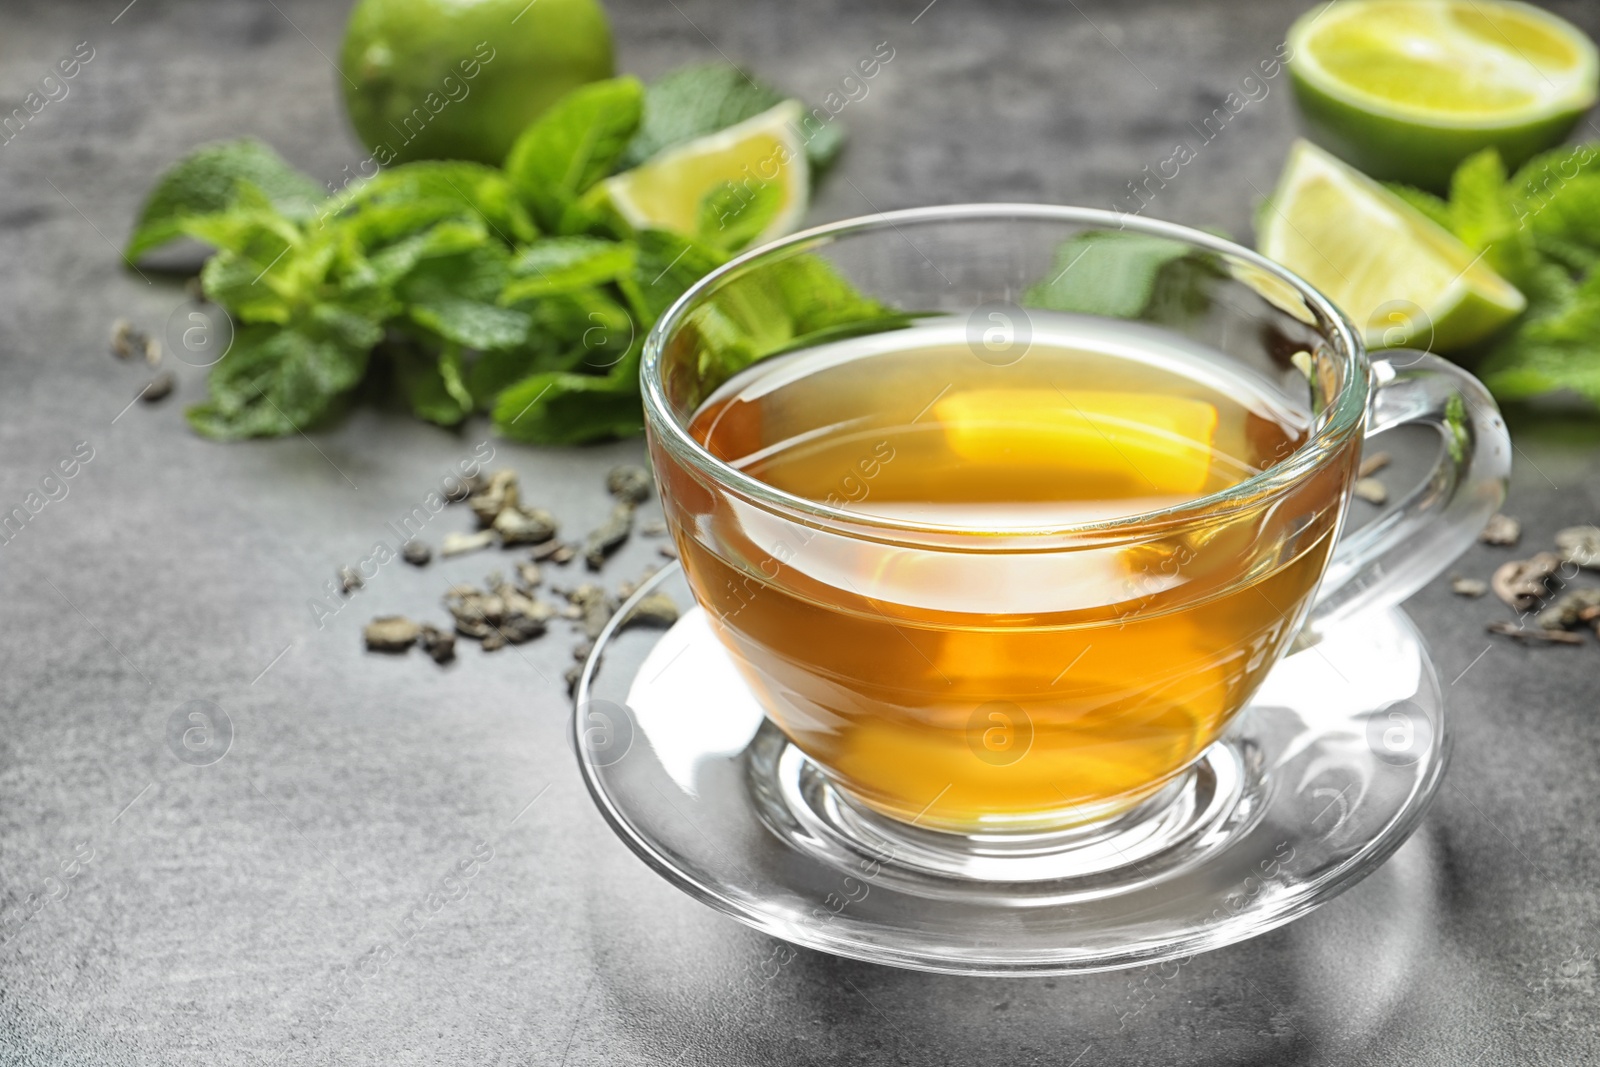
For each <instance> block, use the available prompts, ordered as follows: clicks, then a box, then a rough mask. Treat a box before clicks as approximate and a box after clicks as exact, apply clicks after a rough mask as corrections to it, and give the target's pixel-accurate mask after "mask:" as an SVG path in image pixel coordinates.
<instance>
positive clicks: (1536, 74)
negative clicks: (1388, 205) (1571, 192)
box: [1288, 0, 1600, 190]
mask: <svg viewBox="0 0 1600 1067" xmlns="http://www.w3.org/2000/svg"><path fill="white" fill-rule="evenodd" d="M1288 46H1289V53H1288V54H1289V73H1290V77H1291V81H1292V82H1293V85H1294V89H1295V96H1296V99H1297V100H1298V101H1299V104H1300V110H1301V113H1302V114H1303V116H1304V118H1305V121H1306V124H1307V126H1308V128H1309V130H1310V132H1311V134H1312V136H1313V137H1315V138H1316V140H1317V141H1318V142H1320V143H1321V144H1323V145H1325V146H1326V147H1328V148H1330V149H1332V150H1333V151H1334V152H1336V153H1337V154H1338V155H1340V156H1342V157H1344V158H1345V159H1347V160H1349V161H1350V162H1352V163H1354V164H1355V165H1356V166H1358V167H1360V168H1361V169H1362V170H1363V171H1365V172H1366V173H1368V174H1370V175H1372V176H1374V177H1377V178H1385V179H1392V180H1395V181H1402V182H1409V183H1410V184H1413V185H1420V186H1423V187H1424V188H1430V189H1436V190H1437V189H1443V188H1444V187H1445V186H1446V185H1447V184H1448V183H1449V180H1450V174H1451V172H1452V171H1453V170H1454V169H1455V167H1456V164H1458V163H1460V162H1461V161H1462V160H1463V159H1465V158H1466V157H1467V156H1469V155H1471V154H1472V153H1474V152H1476V151H1478V150H1480V149H1483V148H1486V147H1489V146H1493V147H1495V148H1497V149H1498V150H1499V152H1500V155H1501V157H1502V158H1503V159H1504V160H1505V162H1506V165H1507V166H1508V167H1515V166H1516V165H1517V164H1519V163H1521V162H1522V161H1523V160H1525V159H1527V158H1528V157H1529V156H1532V155H1533V154H1534V153H1535V152H1538V151H1541V150H1542V149H1545V148H1548V147H1550V146H1551V145H1553V144H1556V143H1557V142H1559V141H1560V140H1561V139H1562V138H1563V137H1565V136H1566V135H1567V133H1568V131H1570V130H1571V129H1572V126H1573V124H1574V123H1575V122H1577V120H1578V118H1579V116H1581V115H1582V114H1583V113H1584V112H1585V111H1587V110H1588V109H1589V108H1590V107H1591V106H1592V105H1593V104H1594V102H1595V98H1596V87H1597V84H1600V58H1597V55H1596V51H1595V46H1594V43H1593V42H1592V41H1590V40H1589V38H1587V37H1586V36H1584V35H1583V33H1582V32H1581V31H1579V30H1578V29H1577V28H1576V27H1575V26H1573V25H1572V24H1571V23H1568V22H1566V21H1564V20H1562V19H1560V18H1557V17H1556V16H1555V15H1552V14H1550V13H1548V12H1546V11H1541V10H1540V9H1538V8H1536V7H1531V6H1529V5H1527V4H1520V3H1508V2H1504V0H1342V2H1341V3H1334V4H1325V5H1323V6H1321V7H1318V8H1314V9H1312V10H1311V11H1308V12H1307V13H1306V14H1305V15H1303V16H1301V17H1300V19H1299V20H1298V21H1297V22H1295V24H1294V26H1293V27H1292V28H1291V29H1290V30H1289V36H1288Z"/></svg>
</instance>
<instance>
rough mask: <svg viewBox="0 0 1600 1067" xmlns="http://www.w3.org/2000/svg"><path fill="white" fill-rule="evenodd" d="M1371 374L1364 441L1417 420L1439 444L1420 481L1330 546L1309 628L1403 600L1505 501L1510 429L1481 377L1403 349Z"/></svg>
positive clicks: (1376, 363)
mask: <svg viewBox="0 0 1600 1067" xmlns="http://www.w3.org/2000/svg"><path fill="white" fill-rule="evenodd" d="M1372 380H1373V389H1372V396H1371V399H1370V400H1369V401H1368V407H1367V439H1368V440H1369V441H1370V440H1371V439H1372V438H1373V437H1375V436H1377V435H1378V434H1381V433H1383V432H1384V431H1386V430H1392V429H1394V428H1395V427H1397V426H1412V425H1423V426H1431V427H1433V428H1434V429H1435V430H1437V431H1438V433H1439V436H1440V438H1442V440H1443V443H1444V448H1443V449H1442V450H1441V452H1440V455H1439V460H1438V463H1437V464H1436V465H1435V467H1434V469H1433V472H1432V473H1431V474H1430V475H1429V476H1428V477H1427V478H1426V479H1424V480H1423V482H1422V483H1421V484H1420V485H1418V486H1416V487H1415V488H1414V489H1412V490H1411V491H1410V492H1408V493H1406V495H1405V496H1403V497H1401V498H1400V499H1399V500H1397V501H1395V502H1394V503H1393V504H1391V505H1390V506H1389V507H1388V508H1386V509H1385V510H1384V511H1383V513H1382V514H1380V515H1378V516H1377V517H1376V518H1374V519H1373V520H1372V521H1371V522H1369V523H1367V524H1366V525H1365V526H1363V527H1361V529H1359V530H1357V531H1355V532H1354V533H1352V534H1350V535H1348V536H1347V537H1345V538H1343V539H1342V540H1341V541H1340V542H1339V544H1338V545H1337V546H1336V547H1335V548H1334V550H1333V557H1332V559H1331V560H1330V561H1329V563H1328V569H1327V571H1326V573H1325V574H1324V575H1323V579H1322V586H1321V588H1320V589H1319V590H1318V592H1317V599H1316V600H1315V602H1314V603H1313V606H1312V609H1311V617H1310V619H1309V620H1308V622H1307V627H1308V629H1321V628H1322V627H1324V626H1326V625H1327V624H1329V623H1332V622H1336V621H1338V620H1339V619H1342V618H1346V617H1348V616H1350V615H1353V614H1355V613H1356V612H1359V611H1363V610H1366V609H1368V608H1378V607H1389V606H1392V605H1394V604H1398V603H1400V602H1401V601H1402V600H1404V599H1405V598H1406V597H1408V596H1410V595H1411V594H1412V593H1415V592H1416V591H1417V590H1418V589H1421V588H1422V587H1423V586H1424V585H1426V584H1427V583H1428V582H1430V581H1432V580H1433V579H1434V578H1435V577H1436V576H1437V575H1438V574H1439V572H1441V571H1443V570H1444V569H1445V568H1446V567H1448V566H1449V565H1450V564H1451V563H1453V562H1455V560H1456V558H1457V557H1458V556H1460V555H1461V553H1463V552H1465V551H1466V549H1467V547H1468V546H1469V545H1471V544H1472V543H1473V542H1474V541H1475V540H1477V537H1478V534H1479V533H1480V532H1481V531H1482V530H1483V527H1484V525H1485V524H1486V523H1487V522H1488V521H1489V518H1490V516H1492V515H1493V514H1494V513H1495V512H1496V511H1498V510H1499V508H1500V505H1501V503H1502V502H1503V501H1504V500H1505V495H1506V484H1507V482H1508V480H1509V477H1510V474H1511V437H1510V435H1509V434H1508V433H1507V432H1506V424H1505V422H1504V421H1503V420H1502V419H1501V418H1500V409H1499V408H1498V407H1496V406H1495V402H1494V399H1493V398H1492V397H1491V396H1490V395H1489V391H1488V390H1487V389H1485V388H1484V387H1483V383H1482V382H1480V381H1478V379H1476V378H1474V377H1473V376H1472V375H1470V374H1468V373H1467V372H1466V371H1464V370H1462V369H1461V368H1460V367H1457V366H1456V365H1455V364H1453V363H1449V362H1446V361H1445V360H1443V359H1440V358H1439V357H1438V356H1435V355H1431V354H1429V353H1426V352H1414V351H1407V350H1404V349H1396V350H1394V351H1388V352H1382V353H1378V354H1376V355H1374V356H1373V357H1372Z"/></svg>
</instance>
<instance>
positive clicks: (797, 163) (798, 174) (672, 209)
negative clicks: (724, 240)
mask: <svg viewBox="0 0 1600 1067" xmlns="http://www.w3.org/2000/svg"><path fill="white" fill-rule="evenodd" d="M801 115H802V108H801V105H800V102H799V101H797V100H785V101H784V102H783V103H781V104H779V105H777V106H776V107H773V108H769V109H768V110H766V111H763V112H762V113H761V114H759V115H755V116H753V117H751V118H748V119H746V120H745V121H743V122H741V123H739V124H737V125H735V126H729V127H728V128H727V129H725V130H719V131H718V132H716V133H713V134H708V135H707V136H705V137H699V138H696V139H695V140H693V141H689V142H688V143H686V144H682V145H679V146H678V147H676V148H669V149H667V150H666V151H665V152H662V153H661V154H660V155H657V156H655V157H653V158H651V159H650V160H648V161H647V162H645V163H642V164H640V165H639V166H637V167H634V168H633V169H632V170H626V171H623V172H622V173H621V174H618V175H617V176H616V177H614V178H608V179H607V180H606V181H605V182H603V183H602V184H601V190H602V191H603V195H605V196H606V197H608V198H609V199H610V201H611V204H612V206H613V207H615V208H616V209H617V211H618V213H619V214H621V215H622V217H623V218H625V219H626V220H627V221H628V222H629V223H630V224H631V225H633V226H638V227H641V228H642V227H652V228H656V229H664V230H673V231H675V232H677V233H684V234H690V235H694V234H696V233H698V232H701V230H702V228H703V223H704V222H705V221H706V220H705V217H704V214H703V212H704V210H705V204H706V200H707V198H708V197H711V196H713V195H720V196H722V198H723V201H724V203H725V204H726V205H727V208H728V209H729V210H734V211H737V210H738V208H739V206H740V204H741V203H748V202H749V201H750V200H751V199H752V198H753V197H755V196H756V195H757V194H758V193H760V194H767V190H768V189H775V191H776V199H775V204H776V208H775V213H774V214H773V216H772V218H771V220H770V221H769V222H768V223H767V225H766V226H765V227H764V228H763V229H762V231H761V233H760V234H759V235H758V236H757V237H756V238H755V240H754V241H752V242H751V243H752V244H760V243H761V242H763V241H770V240H772V239H773V238H775V237H781V236H783V235H784V234H786V233H789V232H791V231H793V230H794V229H795V228H797V227H798V226H799V224H800V219H801V217H802V216H804V214H805V210H806V202H807V199H808V197H809V195H810V188H811V171H810V165H809V164H808V163H807V162H806V152H805V141H804V139H803V138H802V136H801V134H800V119H801ZM765 199H766V195H763V200H765ZM713 224H714V222H713Z"/></svg>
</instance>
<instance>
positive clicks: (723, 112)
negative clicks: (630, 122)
mask: <svg viewBox="0 0 1600 1067" xmlns="http://www.w3.org/2000/svg"><path fill="white" fill-rule="evenodd" d="M785 99H786V98H785V96H784V95H783V94H782V93H780V92H778V91H777V90H776V89H773V88H771V87H770V86H767V85H763V84H762V83H761V82H759V81H756V80H755V79H754V78H752V77H750V76H749V75H748V74H746V73H745V72H744V71H742V70H738V69H736V68H734V67H732V66H729V65H728V64H726V63H706V64H701V65H695V66H689V67H682V68H680V69H678V70H675V71H673V72H671V73H670V74H667V75H666V76H664V77H663V78H661V79H660V80H659V81H656V82H654V83H653V84H651V86H650V87H649V88H648V89H646V90H645V96H644V118H643V121H641V122H640V124H639V132H638V134H637V135H636V136H635V137H634V139H633V142H632V143H631V144H629V145H628V150H627V151H626V152H625V153H624V154H623V156H622V159H621V161H620V166H621V167H624V168H627V167H636V166H638V165H639V164H641V163H643V162H644V161H645V160H647V159H649V158H650V157H651V156H653V155H655V154H657V153H658V152H661V151H662V150H663V149H667V148H672V147H674V146H676V145H680V144H683V143H684V142H686V141H692V140H694V139H695V138H697V137H704V136H706V135H707V134H711V133H716V132H717V131H719V130H725V129H727V128H728V127H729V126H734V125H737V124H738V123H741V122H743V121H744V120H745V119H748V118H754V117H755V116H756V115H759V114H761V113H762V112H763V111H766V110H768V109H770V108H773V107H776V106H777V105H778V104H780V103H782V102H783V101H784V100H785ZM799 133H800V136H801V137H802V138H804V140H805V146H806V158H807V160H808V161H809V162H810V164H811V173H812V177H813V179H814V178H816V177H817V176H818V175H819V174H820V173H821V172H822V171H824V170H826V169H827V167H828V166H829V164H831V163H832V162H833V160H834V158H835V157H837V156H838V154H839V149H840V148H841V147H843V145H844V131H843V130H842V129H841V128H840V126H839V124H838V123H836V122H834V121H832V119H831V118H830V119H829V121H827V122H825V123H824V122H821V121H820V120H818V119H816V118H815V117H813V116H810V115H808V116H806V117H805V118H804V119H803V120H802V122H801V129H800V131H799Z"/></svg>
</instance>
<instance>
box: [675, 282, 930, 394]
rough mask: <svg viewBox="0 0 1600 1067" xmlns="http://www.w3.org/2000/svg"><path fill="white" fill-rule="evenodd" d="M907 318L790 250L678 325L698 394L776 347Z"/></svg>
mask: <svg viewBox="0 0 1600 1067" xmlns="http://www.w3.org/2000/svg"><path fill="white" fill-rule="evenodd" d="M910 321H911V319H910V316H908V315H907V314H905V313H904V312H898V311H895V310H893V309H891V308H888V307H886V306H885V305H883V304H881V303H879V302H878V301H876V300H874V299H872V298H871V297H868V296H865V295H863V294H862V293H861V292H860V291H859V290H857V289H856V288H855V286H853V285H852V284H850V282H849V281H848V280H847V279H845V278H844V276H843V275H841V274H840V273H839V272H838V270H837V269H835V268H834V266H833V265H832V264H830V263H829V262H828V261H827V260H825V259H823V258H822V257H821V256H818V255H814V254H811V253H800V254H796V255H792V256H790V257H789V258H788V259H785V260H781V261H777V262H773V263H770V264H768V265H766V266H764V267H762V268H761V269H760V270H755V271H751V272H750V273H748V274H745V275H743V276H741V277H738V278H735V279H734V280H732V281H730V282H728V283H727V284H725V285H723V286H722V287H721V288H719V289H718V290H717V291H716V292H715V293H714V294H711V295H710V296H709V297H708V298H707V299H706V300H705V301H704V302H703V303H701V304H699V305H698V306H697V307H695V308H694V309H693V310H691V311H690V312H689V314H688V316H687V317H686V319H685V321H684V323H683V327H682V328H683V330H684V333H685V335H686V337H688V338H690V341H689V343H691V344H693V345H694V346H695V348H696V349H697V350H698V355H697V359H698V365H699V368H700V379H701V382H702V383H703V391H702V395H700V396H699V397H697V398H695V399H696V400H704V399H705V396H706V395H709V393H710V392H711V391H712V390H715V389H716V388H717V387H718V386H720V385H721V384H722V383H723V382H725V381H727V380H728V379H729V378H731V377H732V376H733V375H734V374H737V373H738V372H739V371H741V370H743V369H744V368H745V367H748V366H750V365H751V364H752V363H754V362H756V361H757V360H760V359H764V358H766V357H768V356H771V355H775V354H777V353H779V352H785V351H788V350H791V349H794V348H800V347H806V346H810V345H815V344H821V343H824V342H825V341H831V340H838V339H843V338H845V337H851V336H859V335H861V334H866V333H879V332H882V331H884V330H890V329H897V328H900V327H902V326H904V325H906V324H907V323H909V322H910Z"/></svg>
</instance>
